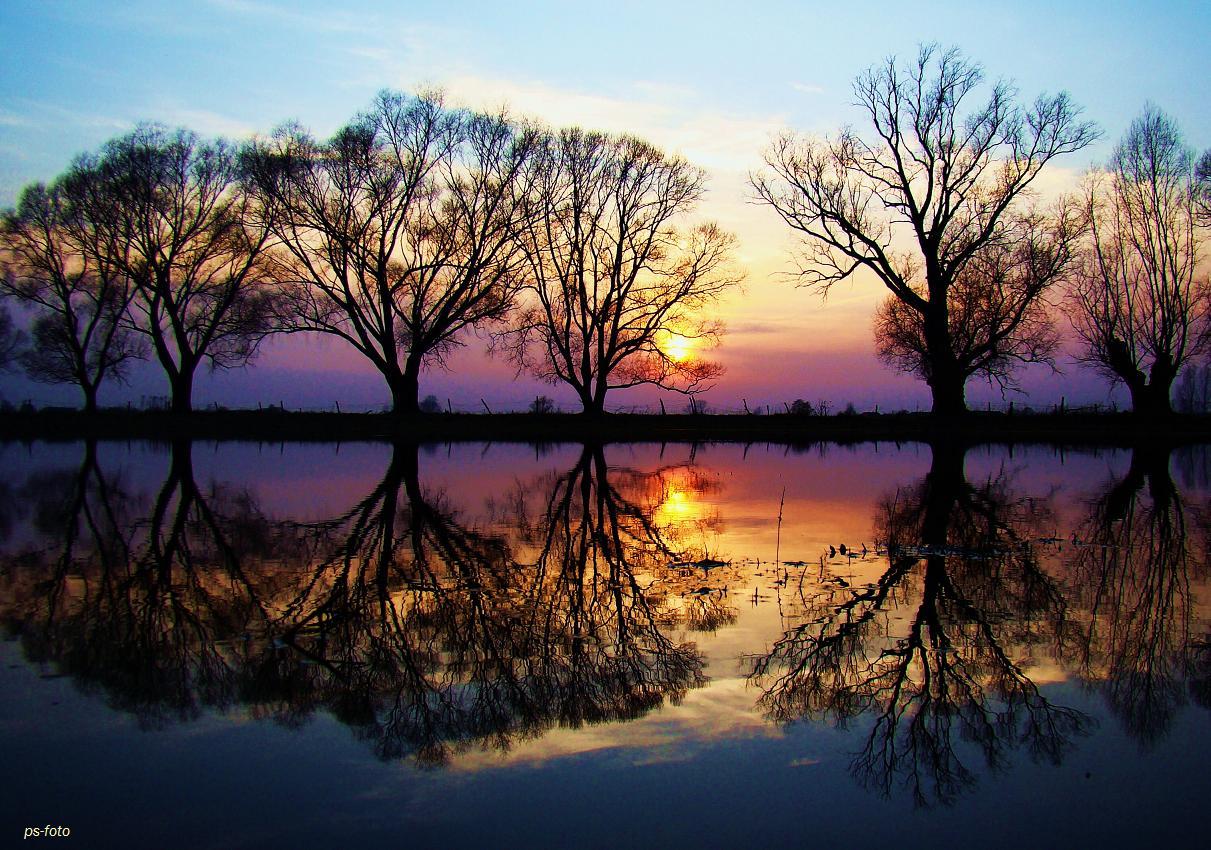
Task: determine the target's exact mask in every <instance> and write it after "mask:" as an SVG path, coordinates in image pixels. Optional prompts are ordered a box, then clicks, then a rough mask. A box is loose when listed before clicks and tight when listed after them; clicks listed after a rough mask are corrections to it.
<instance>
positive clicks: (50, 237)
mask: <svg viewBox="0 0 1211 850" xmlns="http://www.w3.org/2000/svg"><path fill="white" fill-rule="evenodd" d="M97 181H98V174H97V172H96V171H95V170H91V169H89V168H88V167H87V166H85V165H84V164H83V163H77V164H76V165H75V166H73V167H72V168H71V169H70V170H69V171H68V172H67V173H66V174H65V175H63V176H62V177H61V178H59V179H58V180H56V181H55V182H54V183H52V184H51V185H50V186H49V187H48V186H44V185H42V184H40V183H39V184H35V185H33V186H29V187H27V188H26V189H25V190H24V191H23V192H22V193H21V198H20V201H19V202H18V205H17V208H16V209H15V210H12V211H10V212H8V213H6V214H5V215H4V218H3V223H2V224H0V264H2V265H3V271H4V275H3V277H0V291H3V292H6V293H8V294H10V295H12V296H14V297H15V298H16V299H18V300H19V301H21V302H22V303H24V304H26V305H29V306H33V307H35V308H36V310H37V316H36V318H35V320H34V324H33V328H32V337H33V339H32V345H31V346H30V348H29V350H28V351H27V352H25V353H24V354H23V355H22V357H21V362H22V365H23V366H24V367H25V370H26V372H28V373H29V375H30V377H31V378H33V379H34V380H37V381H43V382H46V383H56V384H57V383H74V384H77V385H78V386H79V387H80V391H81V392H82V393H83V394H84V409H85V411H87V412H94V411H96V409H97V391H98V390H99V389H100V386H101V384H102V382H103V381H105V380H106V379H107V378H112V379H113V380H117V381H122V380H124V379H125V377H126V371H127V367H128V366H129V364H130V361H131V360H132V359H134V358H139V357H143V356H144V355H145V347H144V346H143V345H142V344H141V340H140V339H139V338H138V337H137V336H136V335H135V334H134V333H133V332H132V331H131V329H130V328H129V327H128V322H127V316H126V311H127V308H128V307H129V305H130V301H131V298H132V297H133V296H134V292H135V289H134V286H133V285H132V283H131V279H130V277H129V276H128V274H127V273H126V270H125V269H124V268H123V267H122V265H121V264H120V263H119V261H118V255H119V253H120V252H121V251H123V250H124V246H122V245H120V244H114V243H113V242H112V241H111V240H112V239H113V236H114V234H113V233H111V232H108V231H107V228H105V227H104V226H101V227H98V226H97V223H96V222H95V221H94V220H93V218H92V217H91V216H90V215H89V212H90V210H91V211H92V212H93V213H94V214H95V213H96V212H97V206H96V205H95V204H94V203H91V201H92V200H93V199H95V197H96V196H97V194H98V193H99V192H102V191H104V190H103V189H102V187H100V186H98V185H97Z"/></svg>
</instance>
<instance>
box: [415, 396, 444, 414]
mask: <svg viewBox="0 0 1211 850" xmlns="http://www.w3.org/2000/svg"><path fill="white" fill-rule="evenodd" d="M441 411H442V405H441V402H440V401H438V400H437V396H435V395H427V396H425V397H424V398H423V399H421V403H420V412H421V413H441Z"/></svg>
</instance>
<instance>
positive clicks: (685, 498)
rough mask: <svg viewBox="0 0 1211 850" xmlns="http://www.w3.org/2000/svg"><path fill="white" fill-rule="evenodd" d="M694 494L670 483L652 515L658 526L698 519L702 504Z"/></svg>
mask: <svg viewBox="0 0 1211 850" xmlns="http://www.w3.org/2000/svg"><path fill="white" fill-rule="evenodd" d="M694 496H695V494H694V493H693V492H692V491H689V490H685V489H682V488H681V487H678V486H677V485H676V484H670V485H669V487H668V490H666V491H665V493H664V498H663V499H662V500H661V502H660V504H659V505H658V506H657V508H656V513H655V516H653V519H654V520H655V522H656V524H657V525H660V526H666V525H675V524H677V523H681V522H686V521H687V520H694V519H698V518H699V517H700V516H701V514H702V505H700V504H699V503H698V500H697V499H695V498H694Z"/></svg>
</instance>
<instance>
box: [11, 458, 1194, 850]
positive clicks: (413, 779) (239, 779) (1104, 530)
mask: <svg viewBox="0 0 1211 850" xmlns="http://www.w3.org/2000/svg"><path fill="white" fill-rule="evenodd" d="M0 464H2V468H3V469H4V473H5V474H4V475H3V481H2V483H0V628H2V630H3V635H4V638H5V640H4V642H3V643H2V644H0V652H2V653H3V659H2V660H3V664H2V665H0V676H2V677H3V693H4V695H5V697H4V699H3V700H2V701H0V736H2V738H3V752H4V753H5V757H4V758H3V759H2V760H0V777H2V785H3V788H4V789H5V791H4V794H3V799H2V801H0V809H2V811H3V817H2V819H0V826H2V828H3V830H4V831H5V834H6V836H7V837H8V838H9V839H12V840H15V839H17V837H18V836H19V835H22V834H27V833H25V830H28V829H45V828H46V827H47V826H50V827H52V828H59V827H62V828H66V829H68V830H70V839H69V841H71V839H74V841H71V843H73V844H75V845H76V846H86V847H120V846H132V845H133V846H158V847H174V848H220V847H232V848H244V847H248V848H252V847H266V846H292V847H338V846H349V847H414V846H417V847H422V846H423V847H483V846H493V847H522V846H525V847H575V848H598V847H600V848H607V847H618V846H635V847H695V848H713V847H720V848H723V847H741V846H747V847H758V846H765V847H804V846H815V845H819V844H827V843H832V842H835V843H837V844H842V845H849V846H856V847H862V846H874V845H894V846H896V847H898V848H903V847H938V846H966V845H968V844H973V845H977V846H985V847H1022V846H1044V847H1051V846H1063V845H1069V846H1074V847H1079V846H1102V847H1118V846H1133V847H1138V846H1146V845H1153V844H1157V845H1163V844H1167V843H1170V842H1185V843H1187V844H1195V843H1197V844H1198V845H1201V844H1202V843H1203V841H1204V840H1205V839H1204V835H1205V831H1206V830H1205V827H1204V826H1203V824H1202V821H1201V817H1202V816H1203V815H1204V814H1205V806H1206V795H1207V791H1208V789H1209V788H1211V784H1209V783H1208V780H1207V775H1206V765H1207V764H1208V763H1209V762H1211V724H1209V723H1208V721H1209V719H1211V714H1209V712H1208V709H1209V708H1211V606H1209V604H1208V603H1209V601H1211V586H1209V584H1211V570H1209V568H1208V563H1209V562H1208V555H1209V550H1211V510H1209V508H1211V453H1209V452H1208V450H1207V448H1206V447H1193V448H1182V449H1178V450H1175V451H1172V452H1169V451H1164V450H1156V449H1148V448H1138V449H1135V450H1117V449H1092V448H1090V449H1086V450H1082V449H1079V448H1072V447H1068V448H1066V449H1061V448H1058V447H1050V446H1030V447H1016V448H1012V449H1011V448H1009V447H997V446H992V447H977V448H973V449H970V450H966V451H964V450H962V449H959V448H951V447H946V446H942V447H938V448H935V449H931V448H930V446H928V445H924V444H915V443H904V444H895V443H877V444H863V445H859V446H830V445H819V446H812V447H807V448H804V447H788V446H784V445H759V444H755V445H748V446H744V445H737V444H702V445H689V444H665V445H660V444H635V445H631V444H610V445H605V446H604V447H603V446H587V447H586V446H582V445H579V444H551V445H537V446H536V445H528V444H503V443H502V444H485V443H477V444H473V443H456V444H450V445H444V444H421V445H418V444H416V443H411V444H409V443H406V442H405V443H398V444H395V445H391V444H383V443H346V444H340V445H337V444H324V443H285V444H256V443H240V442H222V443H213V442H195V443H188V442H178V443H174V444H156V443H147V442H100V443H92V444H86V443H42V442H36V443H32V444H22V443H6V444H3V445H0ZM65 843H66V842H65Z"/></svg>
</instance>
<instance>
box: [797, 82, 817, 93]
mask: <svg viewBox="0 0 1211 850" xmlns="http://www.w3.org/2000/svg"><path fill="white" fill-rule="evenodd" d="M791 88H792V89H794V90H795V91H797V92H802V93H803V94H824V92H825V89H824V86H818V85H816V84H815V83H791Z"/></svg>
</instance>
